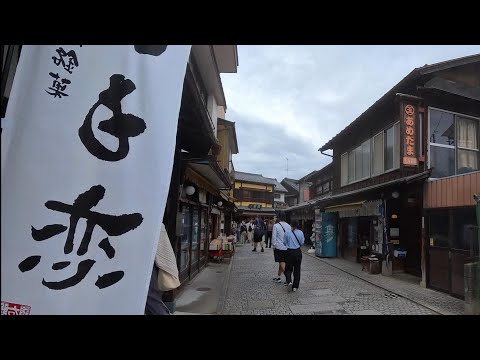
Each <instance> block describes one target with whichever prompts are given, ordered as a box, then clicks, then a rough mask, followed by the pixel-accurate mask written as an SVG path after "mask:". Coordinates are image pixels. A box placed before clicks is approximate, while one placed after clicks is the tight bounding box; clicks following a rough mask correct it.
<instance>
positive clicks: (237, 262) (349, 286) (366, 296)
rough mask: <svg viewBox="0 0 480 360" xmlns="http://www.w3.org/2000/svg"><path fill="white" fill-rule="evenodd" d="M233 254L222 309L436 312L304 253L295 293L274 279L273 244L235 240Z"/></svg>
mask: <svg viewBox="0 0 480 360" xmlns="http://www.w3.org/2000/svg"><path fill="white" fill-rule="evenodd" d="M232 260H233V263H232V265H231V266H232V268H231V273H230V279H229V283H228V288H227V293H226V297H225V303H224V307H223V311H222V314H224V315H341V314H344V315H346V314H354V315H373V314H376V315H433V314H438V312H436V311H433V310H431V309H429V308H427V307H425V306H422V305H420V304H417V303H416V302H413V301H410V300H408V299H407V298H405V297H403V296H399V295H396V294H394V293H391V292H389V291H387V290H385V289H382V288H381V287H378V286H375V285H372V284H370V283H368V282H366V281H364V280H362V279H359V278H358V277H355V276H352V275H350V274H348V273H346V272H344V271H342V270H340V269H337V268H335V267H332V266H331V265H328V264H327V263H326V262H324V261H321V260H320V259H318V258H316V257H312V256H309V255H307V254H305V253H304V254H303V260H302V274H301V281H300V287H299V289H298V291H297V292H296V293H293V292H288V291H287V288H286V287H285V286H283V284H278V283H274V282H273V281H272V278H273V277H274V276H276V273H277V268H278V264H277V263H275V262H274V260H273V250H272V249H265V252H264V253H262V252H259V251H257V252H252V246H251V245H249V244H246V245H243V246H236V248H235V255H234V256H233V258H232ZM353 265H355V264H353ZM356 265H359V264H356ZM376 276H381V275H376ZM283 279H284V277H283V276H282V280H283ZM396 281H397V282H398V280H396Z"/></svg>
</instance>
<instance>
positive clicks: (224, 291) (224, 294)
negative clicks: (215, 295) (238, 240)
mask: <svg viewBox="0 0 480 360" xmlns="http://www.w3.org/2000/svg"><path fill="white" fill-rule="evenodd" d="M234 259H235V252H234V253H233V255H232V257H231V258H230V264H228V269H227V274H226V275H225V278H224V280H223V286H222V293H221V295H220V299H219V300H218V304H217V311H216V313H215V315H223V309H224V307H225V298H226V297H227V291H228V283H229V282H230V273H231V272H232V266H233V262H234Z"/></svg>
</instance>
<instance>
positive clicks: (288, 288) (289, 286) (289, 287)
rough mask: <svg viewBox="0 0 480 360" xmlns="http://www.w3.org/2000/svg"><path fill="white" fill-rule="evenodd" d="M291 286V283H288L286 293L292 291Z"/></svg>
mask: <svg viewBox="0 0 480 360" xmlns="http://www.w3.org/2000/svg"><path fill="white" fill-rule="evenodd" d="M292 285H293V283H291V282H289V283H288V285H287V290H288V291H292Z"/></svg>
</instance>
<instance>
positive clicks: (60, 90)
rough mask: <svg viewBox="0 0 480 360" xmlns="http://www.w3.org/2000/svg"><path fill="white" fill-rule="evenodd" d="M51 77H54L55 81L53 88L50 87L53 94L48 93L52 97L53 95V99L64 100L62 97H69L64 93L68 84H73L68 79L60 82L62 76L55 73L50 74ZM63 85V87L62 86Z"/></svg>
mask: <svg viewBox="0 0 480 360" xmlns="http://www.w3.org/2000/svg"><path fill="white" fill-rule="evenodd" d="M49 74H50V76H51V77H53V78H54V79H55V80H53V84H52V86H51V87H49V89H50V90H52V91H53V92H48V91H47V90H45V91H47V93H48V94H50V95H53V97H59V98H62V96H68V94H66V93H64V91H65V89H66V88H67V85H68V84H71V83H72V82H71V81H70V80H68V79H61V80H60V81H59V80H58V79H59V78H60V75H58V73H57V74H55V73H53V72H51V73H49ZM62 84H63V85H62Z"/></svg>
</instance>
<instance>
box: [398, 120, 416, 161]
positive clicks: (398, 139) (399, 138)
mask: <svg viewBox="0 0 480 360" xmlns="http://www.w3.org/2000/svg"><path fill="white" fill-rule="evenodd" d="M393 128H394V135H395V151H394V152H393V168H394V169H398V168H400V123H396V124H395V125H394V126H393ZM417 138H418V136H417V134H415V139H417Z"/></svg>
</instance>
